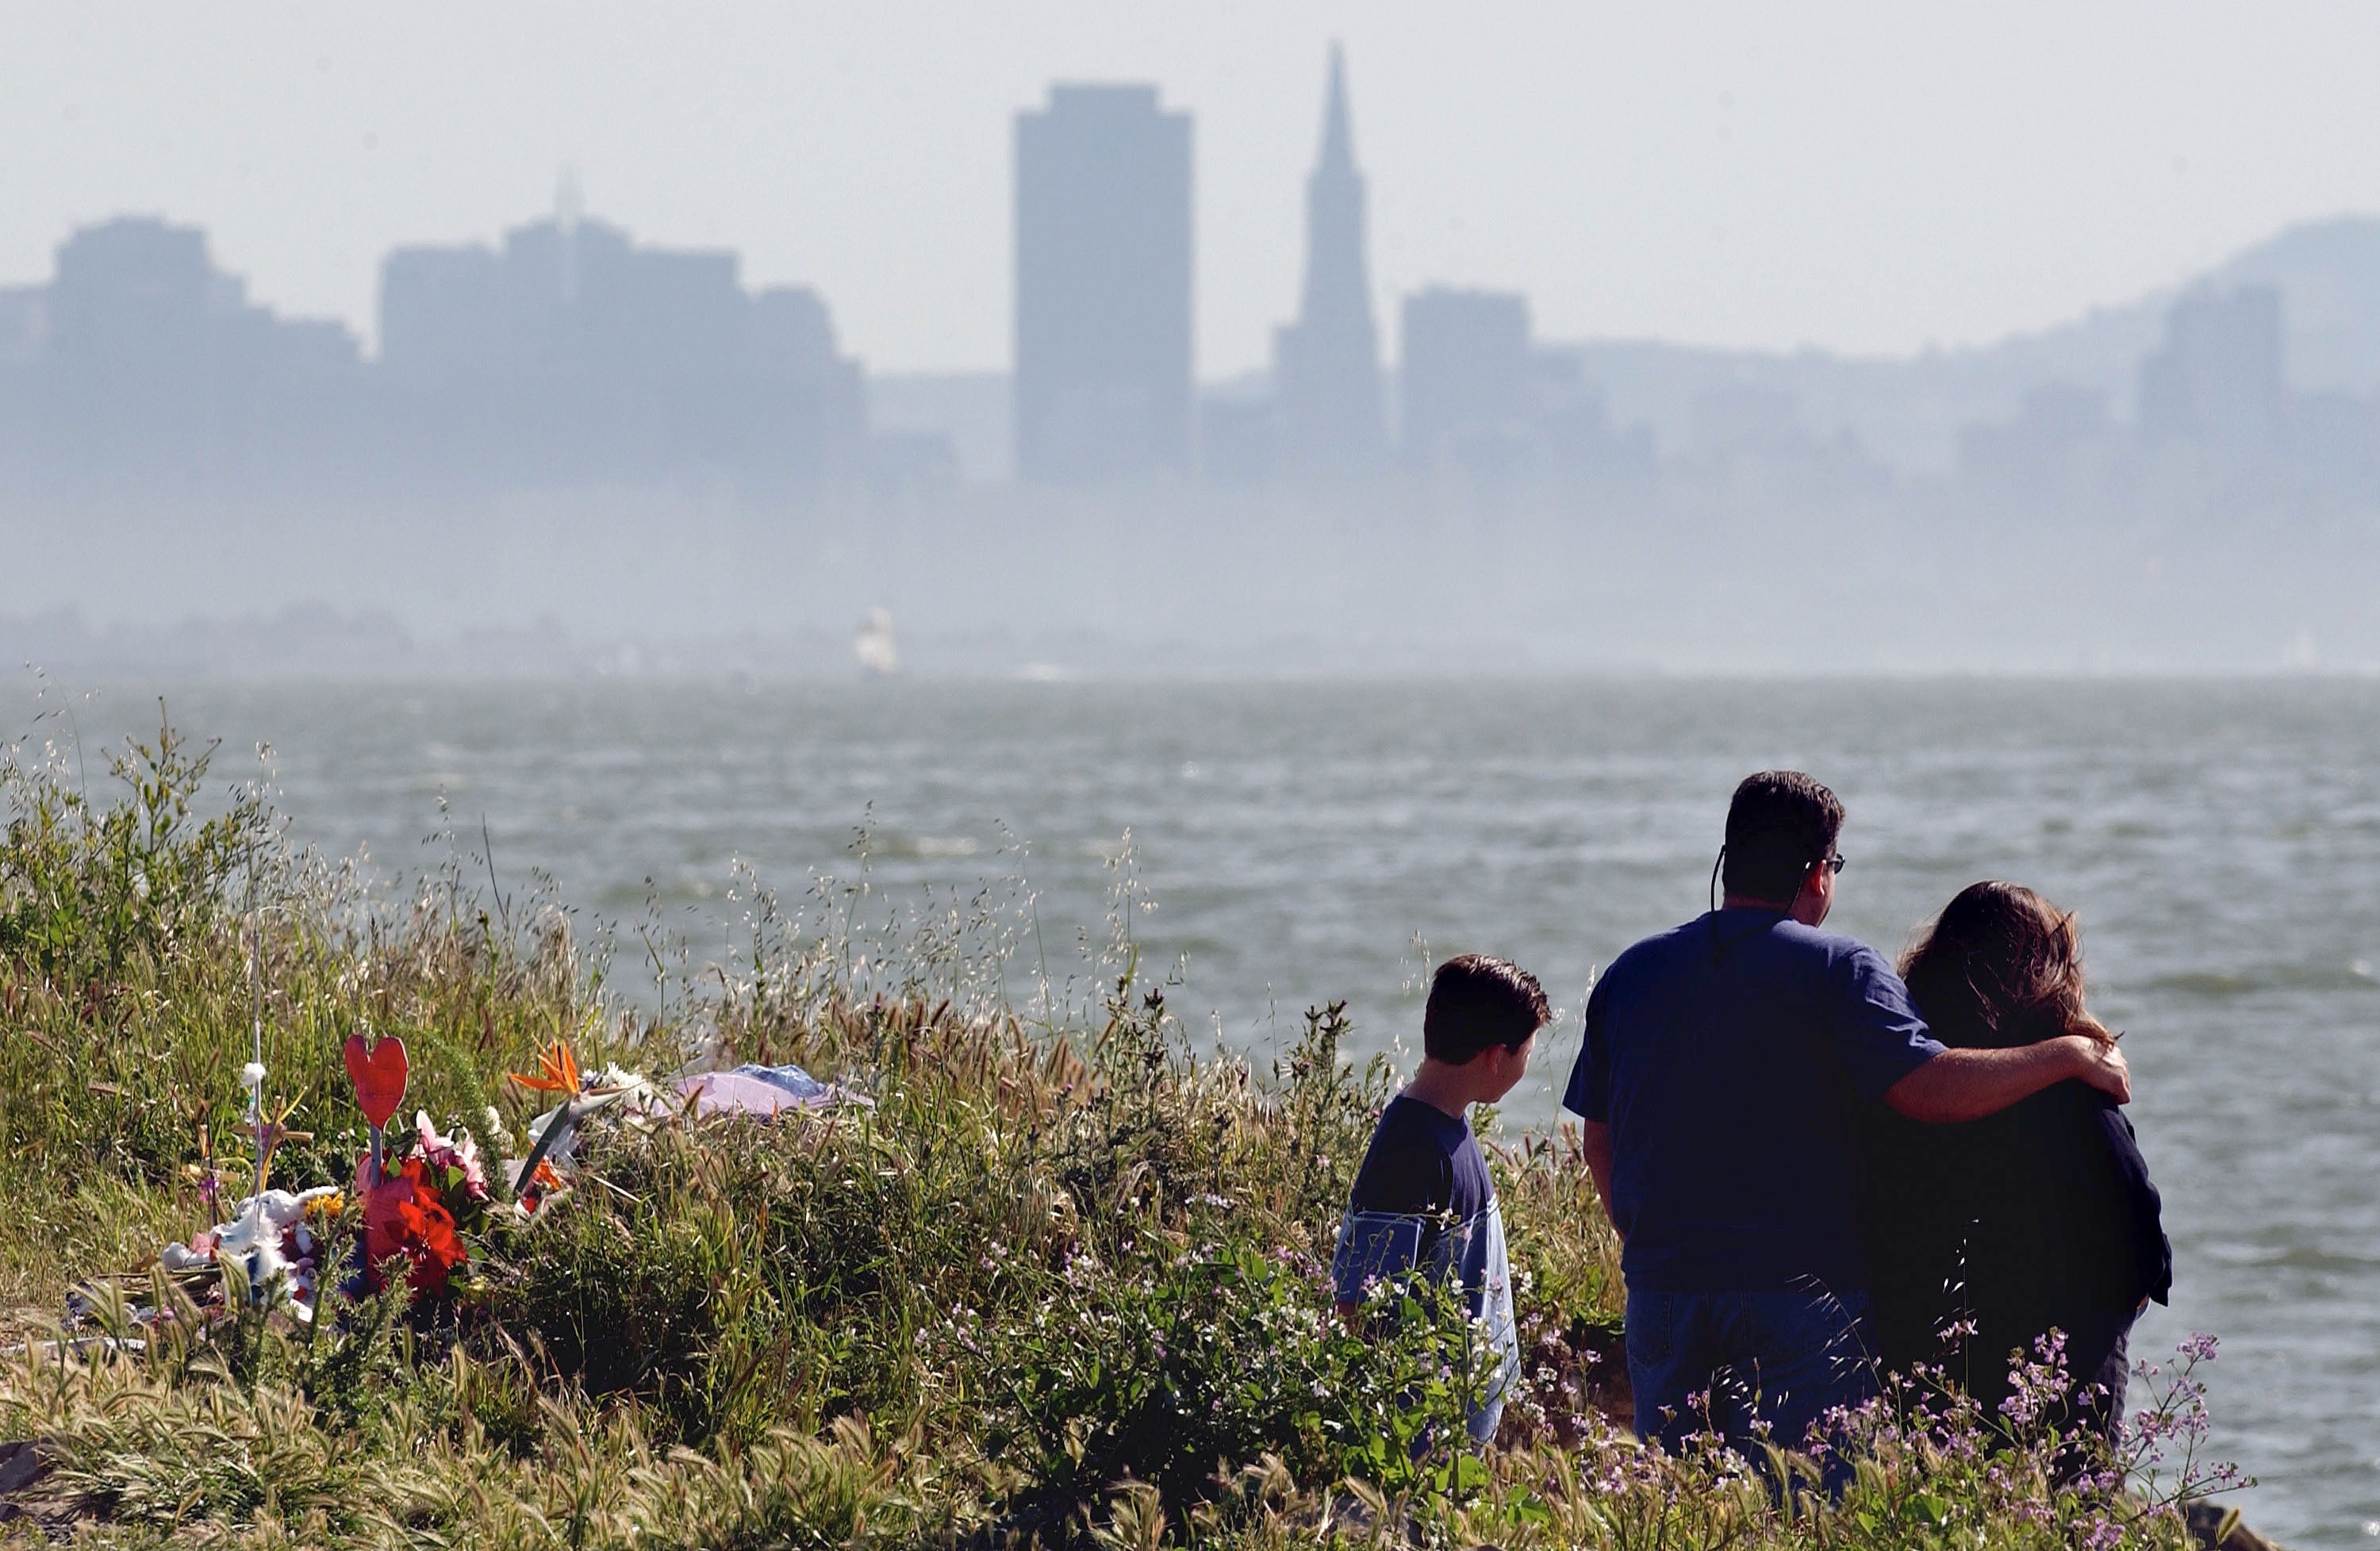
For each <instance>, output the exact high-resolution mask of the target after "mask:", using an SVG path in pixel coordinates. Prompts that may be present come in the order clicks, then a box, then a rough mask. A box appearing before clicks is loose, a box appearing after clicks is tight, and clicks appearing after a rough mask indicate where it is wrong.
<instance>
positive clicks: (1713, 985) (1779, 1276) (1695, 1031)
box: [1567, 906, 1937, 1290]
mask: <svg viewBox="0 0 2380 1551" xmlns="http://www.w3.org/2000/svg"><path fill="white" fill-rule="evenodd" d="M1587 1025H1588V1031H1589V1032H1588V1036H1587V1045H1588V1047H1589V1049H1588V1050H1587V1051H1584V1052H1582V1055H1581V1059H1580V1062H1579V1066H1578V1068H1577V1069H1576V1071H1575V1072H1573V1078H1572V1086H1571V1091H1570V1094H1569V1096H1568V1099H1567V1104H1568V1107H1569V1108H1570V1109H1573V1110H1574V1111H1576V1112H1578V1113H1580V1114H1582V1115H1586V1116H1588V1117H1589V1118H1592V1119H1601V1120H1603V1121H1606V1123H1608V1124H1609V1127H1610V1130H1611V1142H1612V1154H1613V1160H1614V1161H1613V1170H1612V1181H1611V1198H1610V1201H1609V1206H1610V1210H1611V1215H1612V1221H1613V1224H1614V1225H1615V1226H1616V1227H1617V1228H1618V1229H1619V1230H1620V1231H1621V1235H1622V1237H1623V1238H1624V1240H1625V1241H1626V1244H1627V1248H1626V1250H1625V1252H1624V1261H1623V1264H1624V1267H1625V1269H1626V1272H1627V1277H1628V1284H1629V1286H1630V1287H1631V1288H1637V1287H1643V1288H1652V1289H1662V1290H1721V1289H1726V1290H1752V1289H1779V1288H1787V1287H1791V1286H1793V1285H1795V1284H1796V1283H1797V1282H1799V1281H1801V1280H1803V1278H1817V1279H1818V1280H1820V1281H1823V1282H1826V1283H1828V1285H1830V1286H1833V1287H1836V1288H1839V1289H1841V1290H1855V1289H1857V1288H1858V1287H1859V1286H1860V1285H1861V1284H1862V1282H1863V1280H1864V1276H1863V1270H1862V1266H1861V1262H1860V1245H1859V1236H1858V1232H1857V1229H1856V1225H1855V1223H1854V1220H1853V1218H1852V1209H1851V1202H1852V1189H1853V1181H1854V1177H1855V1171H1856V1169H1857V1162H1858V1159H1857V1150H1856V1144H1855V1135H1856V1132H1855V1130H1854V1127H1853V1121H1854V1113H1853V1106H1854V1103H1855V1101H1856V1099H1857V1098H1858V1097H1859V1096H1862V1095H1864V1096H1866V1097H1869V1098H1875V1097H1880V1096H1881V1095H1882V1094H1883V1093H1884V1091H1885V1090H1886V1089H1888V1088H1889V1087H1890V1086H1891V1085H1892V1084H1894V1083H1896V1082H1898V1081H1900V1079H1901V1078H1902V1077H1904V1076H1906V1075H1907V1074H1908V1073H1909V1072H1912V1071H1913V1070H1914V1069H1915V1068H1916V1067H1918V1066H1920V1065H1922V1064H1923V1063H1924V1062H1925V1060H1928V1059H1930V1058H1931V1057H1932V1055H1933V1054H1934V1052H1935V1049H1936V1048H1937V1047H1936V1046H1935V1045H1934V1044H1933V1042H1932V1041H1930V1040H1929V1039H1927V1038H1926V1037H1925V1025H1924V1024H1923V1023H1922V1022H1920V1020H1919V1019H1918V1017H1917V1014H1916V1013H1915V1012H1913V1010H1912V1009H1911V1008H1910V1005H1909V1003H1908V1000H1907V999H1906V997H1905V996H1904V995H1903V994H1902V992H1901V989H1900V982H1899V980H1898V979H1897V978H1896V977H1895V976H1894V975H1893V974H1892V972H1891V970H1890V968H1889V967H1888V965H1887V964H1886V963H1885V962H1884V960H1883V958H1882V957H1881V956H1880V955H1878V954H1877V953H1876V951H1874V950H1873V949H1870V948H1867V947H1865V946H1864V945H1863V944H1861V943H1859V942H1856V941H1854V940H1852V939H1850V938H1846V937H1841V936H1838V935H1836V934H1834V933H1831V932H1825V931H1820V930H1817V929H1815V928H1813V927H1806V926H1803V925H1802V924H1801V923H1799V922H1797V921H1794V920H1792V919H1791V917H1789V916H1787V915H1785V913H1784V912H1783V911H1781V910H1776V909H1770V908H1766V907H1756V906H1755V907H1738V908H1734V909H1725V910H1719V911H1717V912H1714V913H1712V914H1711V915H1705V916H1702V917H1699V918H1697V919H1695V920H1694V921H1690V922H1688V923H1686V924H1685V925H1684V926H1682V927H1677V928H1675V929H1674V930H1671V931H1669V932H1665V933H1662V934H1661V935H1660V936H1658V937H1654V938H1648V939H1645V940H1644V941H1643V942H1640V943H1638V944H1636V945H1635V946H1634V947H1633V948H1631V949H1630V950H1629V951H1627V952H1626V953H1624V954H1622V955H1621V957H1620V958H1619V959H1618V960H1617V961H1616V962H1614V963H1613V964H1612V965H1611V967H1610V969H1609V971H1607V972H1606V973H1605V975H1603V977H1602V979H1601V981H1600V982H1599V983H1598V984H1597V987H1596V989H1595V992H1594V995H1593V996H1592V997H1591V998H1590V1000H1589V1003H1588V1008H1587Z"/></svg>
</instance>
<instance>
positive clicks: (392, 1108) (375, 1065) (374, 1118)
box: [346, 1034, 405, 1125]
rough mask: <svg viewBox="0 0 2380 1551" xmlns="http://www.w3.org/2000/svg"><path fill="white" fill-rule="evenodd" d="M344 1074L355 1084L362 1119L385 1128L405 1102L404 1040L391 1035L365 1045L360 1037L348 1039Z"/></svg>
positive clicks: (357, 1035) (352, 1036)
mask: <svg viewBox="0 0 2380 1551" xmlns="http://www.w3.org/2000/svg"><path fill="white" fill-rule="evenodd" d="M346 1058H347V1075H348V1077H349V1078H351V1079H353V1080H354V1082H355V1084H356V1102H357V1103H358V1104H359V1105H361V1106H363V1111H364V1119H366V1120H368V1121H371V1123H372V1124H374V1125H386V1124H387V1123H388V1118H389V1117H390V1116H391V1115H394V1114H395V1113H396V1107H397V1106H398V1105H400V1104H402V1103H404V1102H405V1041H404V1040H402V1039H399V1038H397V1037H395V1036H394V1035H392V1036H389V1037H388V1038H385V1039H383V1040H382V1041H381V1042H380V1043H379V1044H377V1045H370V1046H367V1045H366V1044H365V1043H364V1036H362V1035H360V1034H351V1035H349V1036H347V1047H346Z"/></svg>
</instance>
